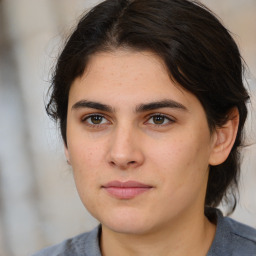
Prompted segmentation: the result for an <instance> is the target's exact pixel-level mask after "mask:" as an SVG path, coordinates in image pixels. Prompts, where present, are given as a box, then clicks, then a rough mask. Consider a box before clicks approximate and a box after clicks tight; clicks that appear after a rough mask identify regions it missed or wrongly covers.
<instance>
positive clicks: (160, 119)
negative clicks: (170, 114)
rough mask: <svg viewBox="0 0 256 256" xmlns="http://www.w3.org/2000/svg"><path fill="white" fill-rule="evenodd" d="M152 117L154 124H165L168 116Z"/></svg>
mask: <svg viewBox="0 0 256 256" xmlns="http://www.w3.org/2000/svg"><path fill="white" fill-rule="evenodd" d="M152 119H153V122H154V124H163V123H164V121H165V119H166V118H165V117H164V116H153V117H152Z"/></svg>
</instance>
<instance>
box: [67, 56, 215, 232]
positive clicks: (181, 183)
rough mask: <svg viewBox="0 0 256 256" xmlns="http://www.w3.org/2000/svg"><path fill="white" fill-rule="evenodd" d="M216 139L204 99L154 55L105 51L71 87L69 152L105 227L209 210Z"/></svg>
mask: <svg viewBox="0 0 256 256" xmlns="http://www.w3.org/2000/svg"><path fill="white" fill-rule="evenodd" d="M213 144H214V140H213V137H212V136H211V134H210V132H209V128H208V124H207V120H206V116H205V112H204V110H203V108H202V105H201V104H200V102H199V101H198V99H197V98H196V97H195V96H194V95H192V94H191V93H189V92H187V91H185V90H184V89H182V88H181V87H180V86H179V85H178V84H174V82H173V81H172V80H171V79H170V78H169V76H168V73H167V71H166V69H165V66H164V64H163V63H162V61H161V60H160V59H159V57H157V56H156V55H154V54H152V53H150V52H132V51H116V52H112V53H98V54H96V55H94V56H93V57H92V58H91V60H90V62H89V65H88V66H87V69H86V71H85V73H84V74H83V75H82V76H81V77H80V78H77V79H76V80H75V81H74V82H73V84H72V86H71V89H70V94H69V104H68V117H67V148H66V156H67V158H68V159H69V161H70V164H71V165H72V168H73V172H74V179H75V182H76V186H77V190H78V193H79V195H80V198H81V200H82V202H83V204H84V205H85V207H86V208H87V209H88V210H89V212H91V214H92V215H93V216H94V217H95V218H97V219H98V220H99V221H100V222H101V223H102V225H103V227H106V228H109V229H111V230H114V231H117V232H121V233H133V234H142V233H146V232H150V231H153V230H158V229H161V228H163V227H166V226H168V225H173V224H174V223H175V222H176V223H177V222H179V221H182V220H184V218H185V216H190V217H191V216H193V215H196V214H198V212H203V209H204V198H205V193H206V186H207V178H208V165H209V159H210V157H211V153H212V150H213Z"/></svg>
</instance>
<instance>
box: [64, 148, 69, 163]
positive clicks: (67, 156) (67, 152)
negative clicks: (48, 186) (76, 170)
mask: <svg viewBox="0 0 256 256" xmlns="http://www.w3.org/2000/svg"><path fill="white" fill-rule="evenodd" d="M64 152H65V156H66V159H67V163H68V164H69V165H71V163H70V155H69V151H68V147H67V145H64Z"/></svg>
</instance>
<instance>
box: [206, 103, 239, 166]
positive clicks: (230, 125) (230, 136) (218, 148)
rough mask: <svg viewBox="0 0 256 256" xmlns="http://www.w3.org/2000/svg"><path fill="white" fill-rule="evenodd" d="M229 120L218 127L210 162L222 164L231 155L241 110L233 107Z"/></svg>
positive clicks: (211, 163)
mask: <svg viewBox="0 0 256 256" xmlns="http://www.w3.org/2000/svg"><path fill="white" fill-rule="evenodd" d="M228 116H229V118H228V121H227V122H226V123H225V124H224V125H223V126H221V127H217V128H216V130H215V134H214V139H213V149H212V152H211V155H210V159H209V164H210V165H219V164H222V163H223V162H224V161H225V160H226V159H227V158H228V156H229V153H230V151H231V149H232V147H233V145H234V143H235V139H236V135H237V130H238V125H239V112H238V109H237V108H233V109H232V110H231V111H230V112H229V114H228Z"/></svg>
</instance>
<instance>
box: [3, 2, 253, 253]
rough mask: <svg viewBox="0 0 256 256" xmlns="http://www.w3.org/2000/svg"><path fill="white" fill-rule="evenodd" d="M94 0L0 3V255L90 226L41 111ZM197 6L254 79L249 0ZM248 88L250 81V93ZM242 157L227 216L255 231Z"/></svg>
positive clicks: (249, 155)
mask: <svg viewBox="0 0 256 256" xmlns="http://www.w3.org/2000/svg"><path fill="white" fill-rule="evenodd" d="M96 2H99V1H95V0H91V1H88V0H73V1H69V0H37V1H34V0H19V1H17V0H2V1H0V120H1V121H0V122H1V125H0V256H25V255H29V254H30V253H32V252H34V251H36V250H38V249H40V248H41V247H44V246H46V245H49V244H53V243H57V242H60V241H61V240H63V239H65V238H67V237H70V236H73V235H75V234H78V233H81V232H83V231H85V230H89V229H91V228H92V227H93V226H95V225H96V221H95V220H94V219H93V218H92V217H90V215H89V214H88V213H87V212H86V210H85V209H84V207H83V206H82V204H81V203H80V200H79V198H78V195H77V193H76V189H75V185H74V183H73V178H72V172H71V170H70V169H69V167H68V165H67V164H66V161H65V158H64V154H63V149H62V143H61V139H60V136H59V135H58V132H57V128H56V127H55V125H54V124H53V123H51V122H50V121H49V119H48V117H47V116H46V114H45V111H44V98H45V97H46V96H45V95H46V92H47V89H48V86H49V78H50V70H51V67H52V66H53V64H54V63H55V60H56V56H57V53H58V51H59V48H60V47H61V45H62V42H63V39H64V37H65V36H66V35H67V34H68V33H69V31H70V29H71V28H72V26H73V25H74V23H75V22H76V20H77V17H78V16H79V15H80V14H81V13H82V12H83V10H84V9H85V8H88V7H90V6H92V5H94V4H95V3H96ZM203 2H204V3H206V4H207V5H208V6H209V7H210V8H212V9H213V10H214V12H215V13H217V14H218V15H219V16H220V17H221V19H222V20H223V22H224V24H226V25H227V26H228V27H229V29H230V30H231V31H232V32H233V33H234V34H235V39H236V40H237V42H238V44H239V46H240V48H241V51H242V54H243V56H244V58H245V60H246V61H247V64H248V65H249V67H250V69H251V73H252V74H253V75H254V76H256V16H255V11H256V2H255V1H254V0H243V1H241V0H225V1H223V0H214V1H213V0H204V1H203ZM254 87H255V81H254V82H253V81H252V82H251V88H252V89H251V90H252V93H254V92H255V88H254ZM253 100H254V101H255V97H253ZM254 106H255V105H254ZM255 113H256V112H255V111H252V114H251V119H253V120H255ZM253 122H254V121H253ZM250 124H251V125H248V129H249V130H253V129H254V127H255V125H254V123H253V124H252V122H250ZM253 140H254V142H255V137H252V138H251V141H253ZM244 152H245V161H244V164H243V166H244V168H243V177H242V185H241V203H240V205H239V207H238V208H237V210H236V212H235V213H234V215H233V216H234V218H236V219H238V220H240V221H242V222H244V223H249V224H250V225H253V226H254V227H256V218H255V216H256V196H255V191H256V189H255V182H256V172H255V166H256V158H255V154H256V148H255V146H251V147H248V148H247V149H246V150H245V151H244Z"/></svg>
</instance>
